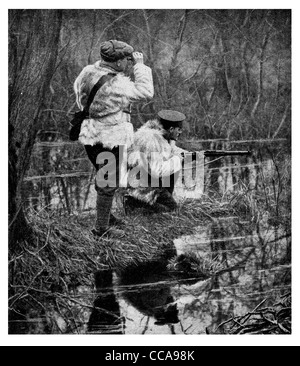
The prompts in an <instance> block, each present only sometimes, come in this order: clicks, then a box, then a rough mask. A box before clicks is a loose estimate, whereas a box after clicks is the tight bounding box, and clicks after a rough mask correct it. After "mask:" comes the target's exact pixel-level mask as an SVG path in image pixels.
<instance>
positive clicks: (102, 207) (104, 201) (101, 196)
mask: <svg viewBox="0 0 300 366" xmlns="http://www.w3.org/2000/svg"><path fill="white" fill-rule="evenodd" d="M114 193H115V190H114V191H113V192H112V191H110V192H109V194H107V193H106V192H105V190H103V189H101V190H99V189H98V190H97V202H96V221H95V229H96V230H97V231H98V232H101V231H105V230H107V229H108V227H109V218H110V211H111V208H112V203H113V199H114Z"/></svg>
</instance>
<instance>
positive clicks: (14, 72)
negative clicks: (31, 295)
mask: <svg viewBox="0 0 300 366" xmlns="http://www.w3.org/2000/svg"><path fill="white" fill-rule="evenodd" d="M61 21H62V11H61V10H10V11H9V146H8V149H9V150H8V153H9V212H8V213H9V246H10V249H11V250H16V249H17V247H18V242H19V241H20V240H22V239H24V238H26V237H27V236H28V235H30V233H31V229H30V226H29V225H28V223H27V220H26V217H25V214H24V211H23V200H24V197H22V194H21V191H22V189H21V188H22V183H23V178H24V175H25V173H26V170H27V168H28V166H29V162H30V157H31V152H32V148H33V145H34V142H35V137H36V134H37V132H38V129H39V127H40V123H39V120H40V113H41V109H42V105H43V103H44V101H45V99H46V95H47V92H48V91H49V89H50V88H49V86H50V81H51V78H52V76H53V74H54V72H55V65H56V59H57V54H58V45H59V36H60V28H61Z"/></svg>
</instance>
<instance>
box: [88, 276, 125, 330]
mask: <svg viewBox="0 0 300 366" xmlns="http://www.w3.org/2000/svg"><path fill="white" fill-rule="evenodd" d="M112 276H113V274H112V271H111V270H101V271H98V272H96V273H95V285H96V289H97V298H96V299H95V301H94V308H93V310H92V312H91V315H90V318H89V322H88V332H89V333H96V334H97V333H99V334H123V333H124V332H123V318H122V317H121V315H120V307H119V303H118V301H117V299H116V296H115V293H114V290H113V279H112Z"/></svg>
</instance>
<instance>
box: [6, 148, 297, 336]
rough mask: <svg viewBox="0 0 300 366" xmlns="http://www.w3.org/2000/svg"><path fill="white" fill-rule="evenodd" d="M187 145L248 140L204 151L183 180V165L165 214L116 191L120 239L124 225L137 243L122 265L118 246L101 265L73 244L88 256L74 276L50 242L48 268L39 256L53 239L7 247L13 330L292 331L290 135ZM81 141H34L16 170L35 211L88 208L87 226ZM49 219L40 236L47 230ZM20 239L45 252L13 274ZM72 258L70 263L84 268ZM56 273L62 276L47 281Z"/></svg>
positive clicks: (88, 175)
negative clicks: (129, 203) (133, 206)
mask: <svg viewBox="0 0 300 366" xmlns="http://www.w3.org/2000/svg"><path fill="white" fill-rule="evenodd" d="M189 146H190V147H191V148H193V149H195V148H196V147H197V148H198V150H199V151H202V150H203V149H209V150H214V149H215V150H250V151H251V155H247V156H239V155H234V156H223V157H218V158H213V157H210V158H204V157H203V158H202V160H201V159H200V160H199V162H198V164H199V166H201V170H200V173H201V174H200V178H199V177H198V176H197V179H192V178H195V175H194V176H193V175H191V176H189V178H190V180H191V182H194V184H189V183H188V178H187V176H185V177H184V178H183V179H182V178H180V179H181V183H182V182H183V184H180V185H177V187H176V188H175V193H174V195H175V199H176V200H177V202H178V204H179V209H178V211H177V212H175V213H173V214H170V213H157V214H151V215H150V214H145V213H144V212H142V211H138V212H132V213H130V214H128V215H125V213H124V210H123V208H122V200H120V199H119V198H118V197H117V198H116V201H115V203H114V210H115V211H117V212H118V214H119V215H122V216H123V217H124V218H125V221H126V222H127V223H128V228H127V230H128V233H127V234H126V235H127V236H126V238H127V239H126V240H127V242H128V243H129V242H130V238H131V237H130V235H131V233H130V230H132V235H135V238H134V239H135V240H136V241H137V242H139V244H140V250H141V253H142V252H143V251H145V253H144V254H145V255H144V257H143V260H142V261H140V262H139V261H138V260H135V261H133V262H132V263H130V265H129V266H123V267H122V268H121V269H120V268H118V261H119V262H121V261H122V259H121V257H122V253H121V254H120V259H119V258H117V259H116V260H115V261H114V262H113V263H114V265H111V263H112V262H109V263H108V264H107V265H106V263H105V258H104V259H103V256H102V257H101V256H99V257H97V256H96V257H93V256H92V255H87V254H86V253H81V254H82V256H84V255H85V256H87V257H88V258H89V259H88V260H89V261H90V263H91V265H90V270H89V273H88V274H87V276H86V278H85V279H84V280H81V279H80V280H79V279H78V278H76V272H75V274H74V273H73V275H72V276H69V277H68V276H67V275H66V276H65V277H63V276H62V275H61V273H62V272H63V271H62V270H61V268H63V265H64V264H63V263H60V259H59V257H58V256H54V254H53V253H52V256H53V258H54V259H55V261H56V263H53V267H52V268H51V269H49V268H47V274H45V265H43V264H45V263H46V259H45V258H44V257H39V258H37V257H38V255H39V253H41V252H42V250H44V247H45V246H48V247H49V245H50V244H49V242H50V239H49V240H48V239H47V240H48V241H46V243H45V244H43V246H42V244H40V247H35V248H34V249H33V248H30V250H29V249H28V248H27V249H24V252H22V253H20V254H19V256H18V257H14V258H10V263H11V264H12V265H13V267H14V270H13V271H12V270H11V271H10V273H14V276H15V277H16V278H18V279H19V280H18V281H19V282H18V281H17V280H15V281H12V286H11V289H10V290H11V293H10V299H9V300H10V303H9V306H10V317H9V332H10V333H11V334H187V335H188V334H190V335H193V334H195V335H196V334H290V333H291V155H290V147H289V145H288V143H287V142H286V141H277V142H276V141H254V142H253V141H245V142H243V143H242V142H231V143H229V142H215V141H214V142H212V143H209V142H206V143H205V144H204V143H203V144H202V145H201V144H200V145H199V143H196V142H193V141H192V142H189ZM77 149H78V150H76V149H74V148H73V150H72V151H71V149H70V148H68V146H67V145H66V144H60V143H57V144H56V145H55V144H53V143H52V144H50V143H49V144H48V143H44V144H39V145H37V146H36V149H35V152H34V159H33V163H32V165H31V168H30V170H29V173H28V176H27V177H26V178H25V181H24V192H25V193H26V195H25V196H26V197H27V201H26V203H25V205H26V207H27V210H28V212H30V213H31V216H32V215H36V216H43V217H45V216H47V215H48V216H47V217H49V220H50V218H52V217H53V216H55V217H58V220H57V222H59V221H60V220H62V221H63V220H69V222H70V223H71V222H73V221H74V222H77V221H76V220H81V221H80V222H83V221H84V220H85V218H88V219H87V221H86V222H85V224H84V225H86V230H89V229H90V228H91V225H92V223H93V219H94V216H95V211H94V209H95V190H94V174H95V173H94V171H93V170H92V168H91V167H90V165H89V162H88V161H87V160H86V158H85V156H84V153H83V152H82V151H81V150H80V147H78V148H77ZM70 151H71V152H70ZM192 164H194V162H193V163H192ZM194 167H195V164H194V165H191V166H190V167H189V166H186V169H190V171H193V169H194ZM191 174H194V173H191ZM32 213H33V214H32ZM59 218H61V219H59ZM72 220H73V221H72ZM78 222H79V221H78ZM130 225H131V226H130ZM74 227H75V226H74ZM51 230H52V231H51ZM51 230H49V231H48V236H51V235H52V234H51V233H52V232H55V228H54V229H53V228H52V229H51ZM57 230H58V231H59V227H58V228H57ZM125 231H126V229H125ZM135 233H137V234H135ZM143 233H144V234H143ZM57 235H58V234H57ZM86 237H87V236H86ZM61 238H63V236H62V234H61ZM148 238H151V240H152V241H151V246H152V247H153V252H156V251H157V250H160V251H161V252H163V255H162V256H161V257H160V258H157V257H155V256H153V255H152V254H151V255H149V256H148V254H147V250H148V249H147V250H146V249H145V248H147V245H150V244H149V243H150V241H148ZM149 240H150V239H149ZM127 242H126V243H127ZM62 243H63V240H62ZM87 243H88V240H87ZM126 243H125V242H124V243H123V244H122V245H123V247H122V249H123V250H124V256H125V252H126V255H127V256H129V257H130V251H131V250H132V251H133V250H134V249H133V247H130V245H126ZM155 243H156V244H155ZM63 245H68V246H69V247H70V246H72V244H71V243H69V242H67V239H66V240H65V243H64V244H62V246H61V247H60V248H59V245H58V250H61V251H62V250H63ZM98 245H101V243H100V242H99V243H98ZM105 245H113V244H111V243H106V244H105ZM120 245H121V244H120ZM155 245H156V246H157V247H155ZM164 245H165V246H166V251H165V252H164V251H163V250H162V249H161V248H162V247H163V246H164ZM143 246H144V247H143ZM53 248H54V247H52V249H51V250H52V251H53V250H56V249H55V248H54V249H53ZM48 249H49V248H48ZM68 250H70V248H68ZM26 251H27V255H28V251H29V252H30V253H31V255H32V256H34V257H35V260H36V262H35V263H38V262H42V263H40V264H39V266H40V267H38V268H36V270H35V268H34V266H32V268H31V273H32V278H30V279H29V278H26V276H25V275H24V278H23V281H24V282H23V283H21V282H20V278H21V277H20V274H18V276H17V275H16V273H17V272H18V268H20V267H19V266H20V263H19V262H20V261H22V260H24V257H22V256H23V255H25V254H26ZM81 252H82V250H81ZM49 253H50V250H49V252H48V254H47V260H48V259H49V258H50V257H51V255H50V254H49ZM149 253H150V252H149ZM151 253H152V252H151ZM88 254H89V253H88ZM134 255H135V253H133V252H132V256H133V257H134ZM147 256H148V259H147ZM51 258H52V257H51ZM51 258H50V259H51ZM74 258H75V257H74ZM76 258H77V257H76ZM76 258H75V259H74V262H73V264H74V267H75V266H76V268H80V265H81V264H80V263H79V260H78V259H76ZM99 258H100V260H99ZM145 258H146V259H145ZM161 258H163V259H161ZM50 259H49V261H50ZM71 260H72V258H70V262H71ZM76 260H77V261H78V263H76ZM52 262H53V260H52ZM47 263H48V262H47ZM87 267H88V266H87ZM43 271H44V272H43ZM50 272H51V276H50ZM11 275H12V274H11ZM55 276H56V277H57V278H58V277H59V281H58V282H59V283H60V284H61V285H60V286H56V283H50V282H51V281H50V280H49V279H50V277H51V279H52V278H55ZM82 276H83V275H82V273H81V277H82ZM70 278H71V280H70ZM67 279H68V280H67ZM63 282H65V283H63ZM43 295H44V296H43Z"/></svg>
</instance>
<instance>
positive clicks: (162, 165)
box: [128, 120, 185, 178]
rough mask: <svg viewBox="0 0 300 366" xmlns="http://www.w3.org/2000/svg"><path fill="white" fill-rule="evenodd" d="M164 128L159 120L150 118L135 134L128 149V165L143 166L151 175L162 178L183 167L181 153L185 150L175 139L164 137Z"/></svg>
mask: <svg viewBox="0 0 300 366" xmlns="http://www.w3.org/2000/svg"><path fill="white" fill-rule="evenodd" d="M164 132H165V130H164V128H163V126H162V125H161V123H160V122H159V121H158V120H150V121H148V122H147V123H145V124H144V125H143V126H142V127H141V128H139V129H138V130H137V131H136V132H135V134H134V143H133V145H132V147H131V148H130V149H129V151H128V165H129V166H131V167H136V166H139V167H142V168H143V169H145V170H147V171H149V173H150V174H151V176H153V177H155V178H162V177H166V176H170V175H172V174H174V173H176V172H178V171H179V170H180V169H181V161H182V157H181V153H182V152H184V151H185V150H183V149H180V148H179V147H177V146H176V144H175V141H170V142H169V141H168V140H166V139H165V137H164Z"/></svg>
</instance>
